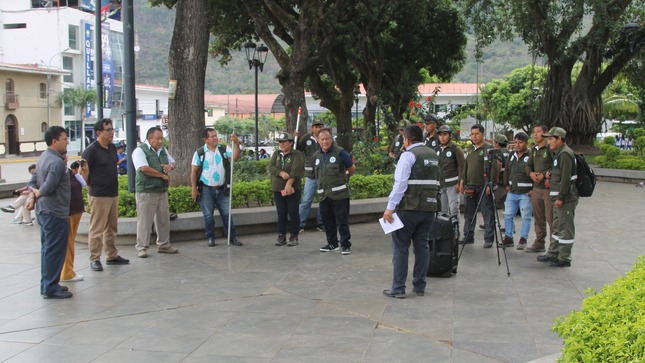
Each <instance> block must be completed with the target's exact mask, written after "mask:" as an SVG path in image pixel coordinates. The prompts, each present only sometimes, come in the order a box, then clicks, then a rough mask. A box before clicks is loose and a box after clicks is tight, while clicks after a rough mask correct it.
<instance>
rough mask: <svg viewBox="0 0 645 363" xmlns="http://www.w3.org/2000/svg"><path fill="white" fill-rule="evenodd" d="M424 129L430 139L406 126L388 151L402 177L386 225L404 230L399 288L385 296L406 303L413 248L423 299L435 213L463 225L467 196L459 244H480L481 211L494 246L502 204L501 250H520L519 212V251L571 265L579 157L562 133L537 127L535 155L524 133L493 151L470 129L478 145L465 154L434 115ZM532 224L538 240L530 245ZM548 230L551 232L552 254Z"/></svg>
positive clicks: (398, 234)
mask: <svg viewBox="0 0 645 363" xmlns="http://www.w3.org/2000/svg"><path fill="white" fill-rule="evenodd" d="M424 124H425V127H424V128H425V136H423V131H424V130H422V129H421V128H420V127H419V126H417V125H407V124H402V125H401V126H400V127H399V135H398V137H397V138H395V139H394V141H393V144H392V147H391V148H390V157H392V158H393V159H395V162H396V170H395V173H394V186H393V189H392V192H391V193H390V195H389V199H388V205H387V208H386V210H385V212H384V214H383V219H384V220H385V221H386V222H394V217H393V214H394V213H395V212H396V213H397V215H398V217H399V218H400V220H401V221H402V222H403V226H404V227H403V228H401V229H399V230H396V231H394V232H393V233H392V251H393V258H392V263H393V282H392V286H391V287H390V288H389V289H386V290H384V291H383V294H384V295H386V296H389V297H399V298H400V297H404V296H405V288H406V285H405V281H406V278H407V272H408V265H407V261H408V249H409V246H410V244H412V245H413V246H414V253H415V263H414V268H413V280H412V283H413V290H414V292H415V293H416V294H417V295H419V296H423V295H424V291H425V285H426V283H425V276H426V272H427V269H428V261H429V256H428V253H429V246H428V240H429V238H431V236H429V231H430V226H431V225H432V223H433V221H434V218H435V213H436V212H441V213H442V214H446V215H449V216H453V217H454V218H457V220H458V217H459V207H460V197H461V196H463V198H464V207H465V210H464V224H463V238H462V239H461V240H460V243H461V244H472V243H474V241H475V238H474V232H475V228H474V227H475V222H474V220H475V219H476V218H475V217H476V215H475V214H476V212H477V211H479V212H481V213H482V215H483V219H484V224H483V225H482V226H480V227H482V228H483V229H484V248H491V247H493V244H494V236H495V230H494V228H495V226H494V221H495V215H494V213H495V210H494V205H495V200H497V199H500V200H503V201H504V202H503V204H504V229H501V231H502V233H503V234H504V236H503V239H502V241H501V242H500V243H499V244H498V246H499V247H502V248H506V247H513V246H515V243H514V234H515V226H514V218H515V216H516V214H517V213H518V211H519V212H520V214H521V216H522V227H521V230H520V238H519V241H518V246H517V249H518V250H525V251H526V252H533V253H535V252H546V254H543V255H538V256H537V260H538V261H540V262H546V263H548V264H549V265H550V266H555V267H569V266H571V249H572V246H573V243H574V241H575V225H574V217H575V209H576V206H577V204H578V192H577V188H576V184H575V180H576V178H577V175H576V165H575V163H576V161H575V154H574V152H573V150H571V148H569V147H568V146H567V144H566V142H565V138H566V134H567V133H566V131H565V130H564V129H562V128H559V127H554V128H552V129H550V130H549V129H548V128H547V127H546V126H545V125H536V126H535V127H534V128H533V141H534V143H535V144H534V146H532V147H531V148H529V147H528V142H529V136H528V135H527V134H526V133H524V132H518V133H517V134H515V136H514V138H513V140H514V143H513V148H512V149H511V150H509V149H508V148H507V145H508V139H507V138H506V137H505V136H503V135H498V137H496V138H495V140H494V145H492V144H490V143H488V142H486V141H485V140H484V135H485V129H484V127H483V126H482V125H480V124H475V125H473V126H472V127H471V130H470V131H471V133H470V139H471V142H472V143H471V145H469V146H468V147H467V148H466V149H465V150H463V149H462V148H461V147H459V146H458V145H456V144H455V143H454V142H453V141H452V130H451V129H450V127H448V126H447V125H442V126H441V127H437V119H436V117H435V116H434V115H427V116H426V117H425V118H424ZM498 190H499V192H497V191H498ZM496 195H497V197H498V198H496ZM531 223H533V224H534V226H535V234H536V238H535V241H534V242H533V244H532V245H531V246H528V243H527V240H528V234H529V231H530V228H531ZM547 224H548V225H549V227H550V230H551V233H550V235H549V246H548V250H547V249H546V239H547V229H546V225H547Z"/></svg>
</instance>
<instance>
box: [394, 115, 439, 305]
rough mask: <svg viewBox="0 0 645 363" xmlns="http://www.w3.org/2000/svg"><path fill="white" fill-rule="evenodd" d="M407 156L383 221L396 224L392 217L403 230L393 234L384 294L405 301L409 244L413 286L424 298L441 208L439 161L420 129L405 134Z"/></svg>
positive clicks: (397, 173)
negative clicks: (388, 284) (433, 234)
mask: <svg viewBox="0 0 645 363" xmlns="http://www.w3.org/2000/svg"><path fill="white" fill-rule="evenodd" d="M403 145H404V146H405V150H406V151H405V152H403V153H402V154H401V158H400V159H399V162H398V164H397V165H396V170H395V171H394V186H393V187H392V192H391V193H390V196H389V200H388V203H387V209H386V210H385V212H384V213H383V220H384V221H385V222H388V223H393V222H394V218H393V214H394V212H395V211H396V213H397V215H398V216H399V218H400V219H401V221H402V222H403V228H401V229H398V230H396V231H394V232H392V265H393V277H392V287H390V288H389V289H387V290H383V294H384V295H385V296H388V297H395V298H404V297H405V281H406V280H407V278H408V254H409V249H410V242H412V244H413V245H414V269H413V272H412V286H413V290H414V292H415V293H416V294H417V296H423V295H424V294H425V288H426V273H427V272H428V262H429V259H430V255H429V254H430V246H429V245H428V238H429V233H430V227H431V226H432V223H433V222H434V218H435V215H436V212H437V208H438V202H437V201H438V198H439V158H438V156H437V153H436V152H435V151H434V150H432V149H430V148H428V147H427V146H425V145H424V144H423V131H422V130H421V128H420V127H419V126H417V125H412V126H408V127H406V128H405V130H404V131H403Z"/></svg>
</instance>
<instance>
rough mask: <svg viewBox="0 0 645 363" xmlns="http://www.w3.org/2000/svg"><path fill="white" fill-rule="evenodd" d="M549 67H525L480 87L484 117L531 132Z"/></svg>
mask: <svg viewBox="0 0 645 363" xmlns="http://www.w3.org/2000/svg"><path fill="white" fill-rule="evenodd" d="M545 73H546V69H545V68H544V67H539V66H526V67H523V68H518V69H515V70H513V72H511V74H510V75H508V76H506V77H504V78H503V79H496V80H493V81H491V82H489V83H488V84H486V86H485V87H484V88H483V89H482V90H481V101H480V102H481V104H482V109H483V116H484V117H486V118H488V119H491V120H493V122H495V123H497V124H506V125H509V126H511V127H513V128H516V129H520V130H524V131H526V132H527V133H529V134H530V130H531V129H532V126H533V125H534V124H535V118H536V114H537V104H538V103H539V99H540V97H541V94H542V88H543V86H544V75H545Z"/></svg>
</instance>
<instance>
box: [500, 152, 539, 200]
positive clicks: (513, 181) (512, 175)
mask: <svg viewBox="0 0 645 363" xmlns="http://www.w3.org/2000/svg"><path fill="white" fill-rule="evenodd" d="M528 161H529V156H528V155H527V154H526V153H524V155H522V157H519V154H518V153H517V151H516V152H514V153H513V154H511V155H510V157H509V158H508V161H507V162H506V168H504V186H505V187H506V186H508V187H510V191H511V193H514V194H528V192H530V191H531V189H532V188H533V180H531V177H529V175H528V174H527V173H526V164H527V163H528Z"/></svg>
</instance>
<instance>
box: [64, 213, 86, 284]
mask: <svg viewBox="0 0 645 363" xmlns="http://www.w3.org/2000/svg"><path fill="white" fill-rule="evenodd" d="M82 215H83V213H76V214H72V215H71V216H69V234H68V235H67V253H66V254H65V263H64V264H63V270H62V271H61V272H60V279H61V281H63V280H69V279H72V278H74V277H75V276H76V272H74V253H75V252H74V241H75V240H76V232H78V224H79V222H80V221H81V216H82Z"/></svg>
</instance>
